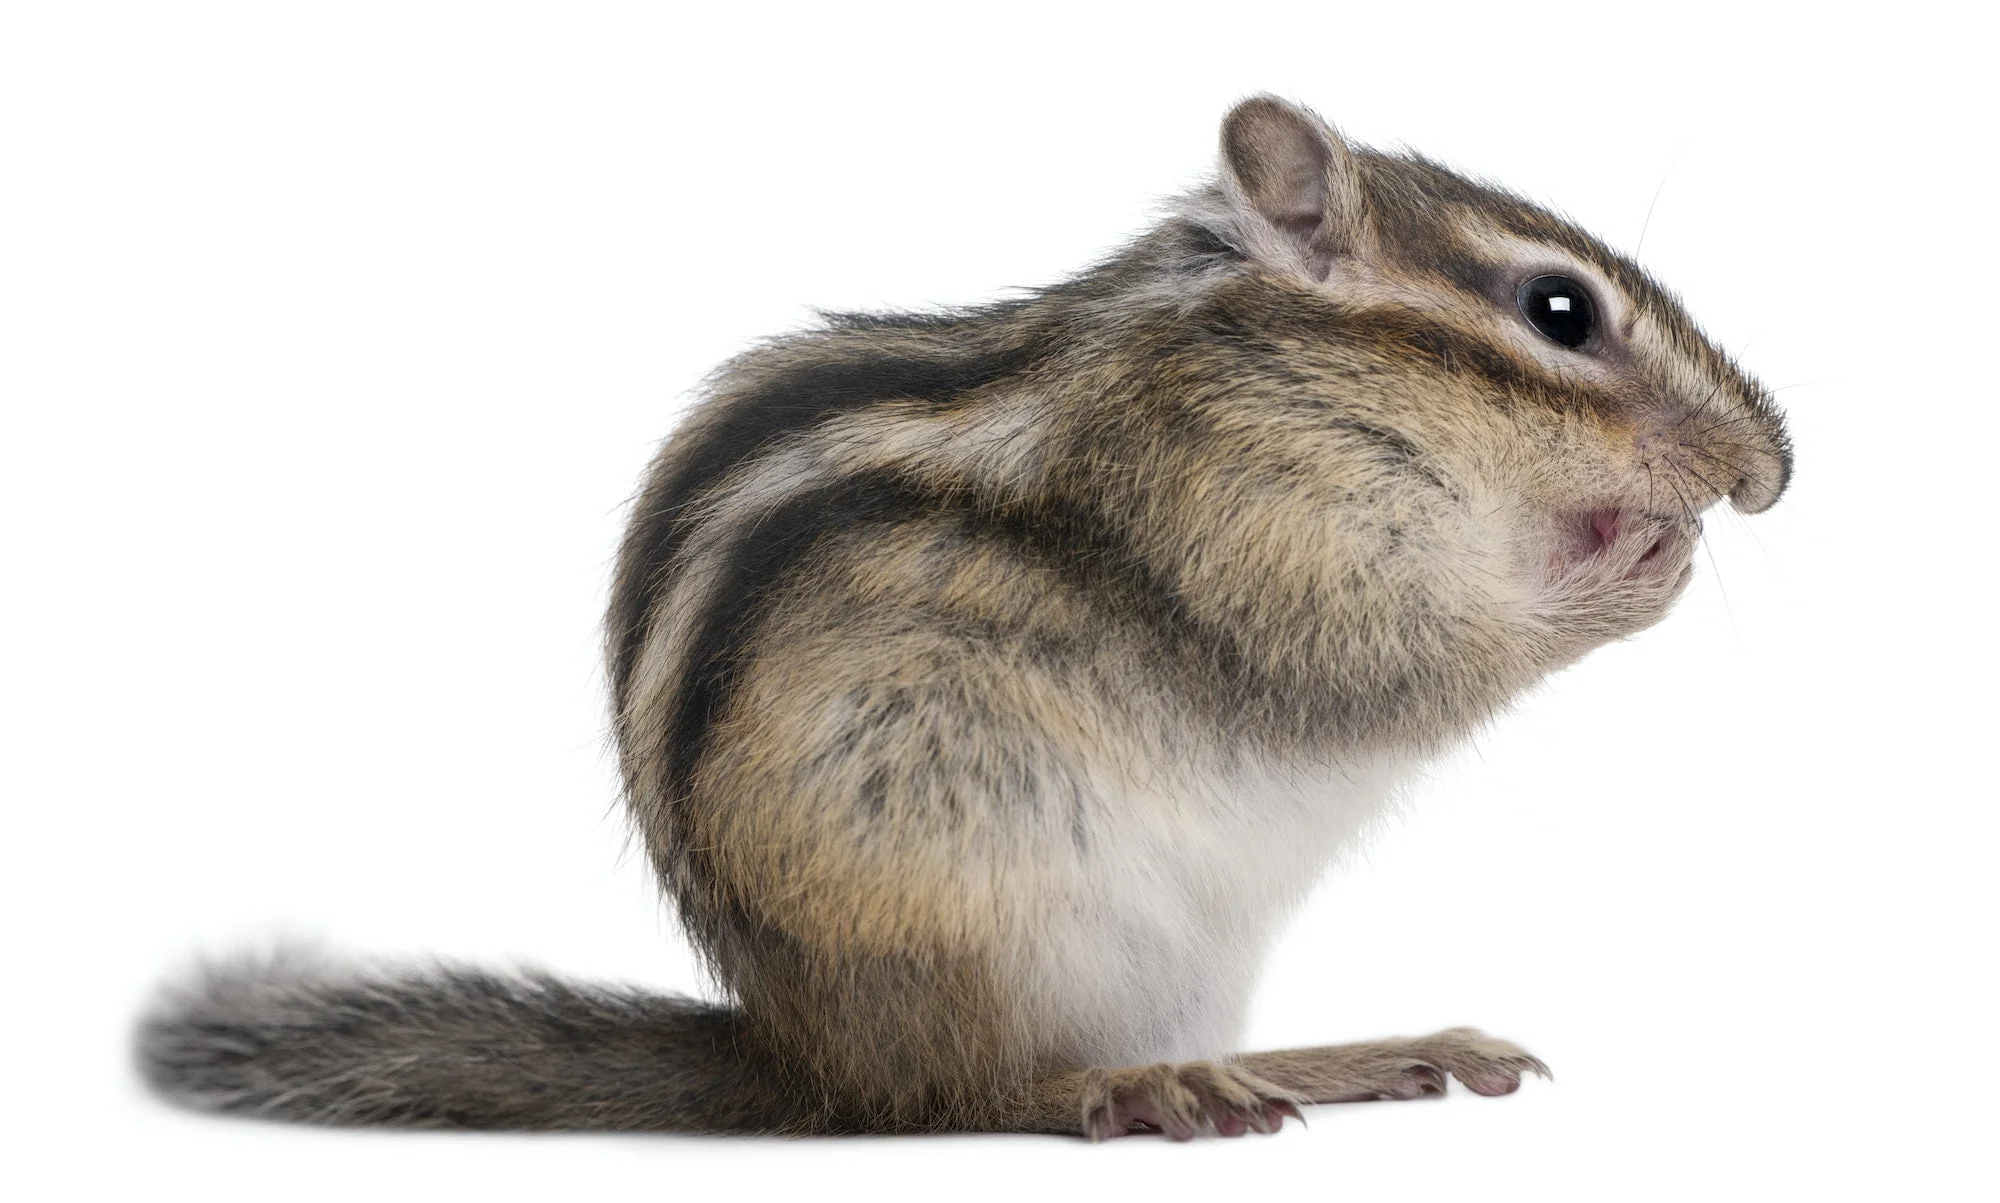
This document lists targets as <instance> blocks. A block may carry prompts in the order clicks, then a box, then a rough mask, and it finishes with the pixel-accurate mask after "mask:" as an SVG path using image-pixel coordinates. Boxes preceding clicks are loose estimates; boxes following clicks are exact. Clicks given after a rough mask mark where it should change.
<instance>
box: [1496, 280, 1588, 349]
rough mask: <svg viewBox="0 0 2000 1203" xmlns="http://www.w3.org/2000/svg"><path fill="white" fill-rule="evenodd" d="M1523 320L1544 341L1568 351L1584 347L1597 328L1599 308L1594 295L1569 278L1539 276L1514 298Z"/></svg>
mask: <svg viewBox="0 0 2000 1203" xmlns="http://www.w3.org/2000/svg"><path fill="white" fill-rule="evenodd" d="M1514 302H1515V304H1517V305H1519V306H1520V307H1521V316H1522V317H1524V318H1527V319H1528V324H1529V325H1530V326H1533V327H1534V328H1535V329H1536V330H1538V331H1540V332H1541V334H1542V337H1544V338H1547V339H1549V340H1550V341H1551V342H1559V343H1561V344H1562V345H1563V346H1565V347H1580V346H1582V345H1583V344H1585V343H1587V342H1589V341H1590V332H1591V331H1592V330H1594V329H1596V328H1597V306H1595V305H1593V304H1591V303H1590V294H1589V293H1588V292H1586V291H1584V287H1583V285H1581V284H1578V283H1577V282H1576V281H1575V280H1572V279H1570V278H1569V277H1568V276H1536V277H1535V278H1534V279H1532V280H1530V281H1528V282H1527V283H1526V284H1523V285H1521V287H1520V290H1519V291H1518V292H1516V293H1515V294H1514Z"/></svg>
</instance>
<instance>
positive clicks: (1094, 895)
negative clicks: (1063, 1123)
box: [1019, 756, 1415, 1066]
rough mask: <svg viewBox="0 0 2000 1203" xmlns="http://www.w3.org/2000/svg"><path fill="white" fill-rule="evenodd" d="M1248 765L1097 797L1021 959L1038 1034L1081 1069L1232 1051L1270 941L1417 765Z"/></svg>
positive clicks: (1401, 760) (1381, 761)
mask: <svg viewBox="0 0 2000 1203" xmlns="http://www.w3.org/2000/svg"><path fill="white" fill-rule="evenodd" d="M1414 763H1415V761H1414V758H1413V757H1409V756H1378V757H1375V758H1372V759H1370V760H1368V761H1365V762H1361V763H1355V764H1349V765H1345V766H1341V767H1329V766H1315V767H1294V766H1276V765H1269V764H1255V763H1246V762H1245V761H1244V759H1243V758H1240V757H1239V758H1237V759H1236V761H1235V762H1234V763H1231V764H1228V765H1227V766H1226V767H1221V768H1216V767H1208V768H1203V769H1199V770H1194V771H1186V770H1182V771H1177V772H1175V773H1174V774H1173V777H1172V778H1171V779H1168V778H1165V777H1162V778H1161V779H1159V780H1158V781H1155V782H1148V783H1146V784H1145V785H1144V786H1140V787H1132V786H1126V787H1124V788H1123V789H1120V790H1116V791H1110V792H1107V794H1105V795H1101V796H1100V797H1101V805H1100V806H1099V807H1098V808H1096V809H1095V811H1094V812H1093V815H1092V819H1093V821H1092V823H1091V838H1090V849H1089V852H1088V854H1087V855H1085V856H1082V857H1080V858H1079V859H1078V860H1077V861H1076V862H1074V864H1075V871H1074V872H1073V873H1067V874H1061V875H1060V876H1061V878H1062V879H1063V880H1061V882H1060V884H1059V885H1058V886H1057V888H1056V889H1055V890H1053V891H1051V896H1050V898H1049V899H1048V902H1049V905H1048V906H1046V907H1045V908H1038V909H1040V910H1041V913H1042V915H1043V917H1044V922H1043V923H1042V924H1041V925H1040V926H1041V929H1042V930H1041V932H1040V935H1039V939H1037V940H1036V941H1034V942H1033V943H1032V944H1031V945H1030V946H1028V947H1025V948H1022V949H1021V950H1020V953H1021V955H1022V962H1023V963H1021V964H1020V965H1019V968H1020V970H1021V971H1022V977H1023V979H1025V980H1024V981H1023V985H1024V986H1026V987H1027V989H1028V993H1027V995H1026V997H1027V998H1028V999H1030V1000H1032V1001H1031V1003H1030V1007H1031V1010H1032V1013H1033V1017H1032V1019H1031V1020H1030V1022H1031V1023H1032V1025H1033V1027H1034V1028H1035V1029H1036V1035H1037V1037H1038V1043H1040V1044H1041V1045H1042V1047H1043V1048H1044V1049H1045V1050H1046V1051H1047V1053H1048V1054H1049V1055H1050V1056H1051V1058H1052V1059H1054V1060H1056V1061H1059V1062H1066V1063H1069V1064H1076V1065H1104V1066H1118V1065H1135V1064H1148V1063H1151V1062H1156V1061H1183V1060H1195V1059H1202V1058H1210V1059H1212V1058H1218V1057H1223V1056H1227V1055H1229V1054H1231V1053H1234V1052H1236V1051H1238V1047H1237V1041H1238V1039H1239V1037H1240V1034H1241V1028H1242V1025H1243V1021H1244V1017H1245V1014H1246V1011H1247V1009H1248V1006H1249V1002H1250V994H1251V991H1252V990H1253V989H1254V988H1255V985H1256V980H1257V976H1258V972H1259V970H1260V968H1261V965H1262V961H1263V958H1264V954H1265V951H1266V949H1267V948H1268V946H1269V944H1270V942H1271V940H1272V938H1273V937H1274V936H1275V935H1276V933H1277V931H1278V929H1279V927H1280V926H1281V925H1282V924H1283V922H1284V921H1285V920H1286V919H1287V918H1288V917H1289V916H1290V915H1291V913H1292V912H1293V911H1294V910H1295V909H1296V907H1297V906H1298V904H1299V903H1300V902H1302V901H1303V900H1304V898H1305V896H1306V895H1307V893H1308V892H1309V891H1310V890H1311V889H1312V887H1313V885H1314V884H1315V883H1316V882H1317V881H1318V879H1319V877H1320V875H1321V873H1322V872H1324V870H1325V869H1326V868H1327V866H1328V865H1329V864H1330V863H1331V862H1332V861H1333V860H1334V858H1335V857H1336V856H1337V855H1339V853H1340V852H1341V851H1342V850H1343V849H1344V848H1346V847H1348V846H1350V845H1351V844H1352V843H1353V842H1354V841H1355V840H1356V839H1357V838H1358V837H1359V836H1361V835H1362V834H1363V832H1364V830H1365V829H1366V828H1367V827H1368V826H1369V825H1370V824H1371V823H1372V822H1374V821H1376V820H1378V819H1379V818H1381V817H1382V816H1383V815H1384V814H1385V812H1386V811H1387V810H1388V809H1389V807H1390V806H1391V804H1392V802H1393V800H1394V797H1395V794H1396V790H1397V787H1398V785H1399V784H1400V783H1401V782H1402V781H1403V780H1405V779H1406V778H1407V776H1408V775H1409V773H1410V771H1411V770H1412V768H1413V767H1414Z"/></svg>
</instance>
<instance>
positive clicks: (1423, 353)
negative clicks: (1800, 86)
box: [1201, 97, 1791, 642]
mask: <svg viewBox="0 0 2000 1203" xmlns="http://www.w3.org/2000/svg"><path fill="white" fill-rule="evenodd" d="M1221 141H1222V155H1221V158H1222V180H1221V199H1222V201H1223V203H1222V204H1220V205H1218V206H1216V207H1215V208H1214V209H1213V210H1212V211H1211V212H1210V213H1209V214H1208V215H1207V217H1206V218H1203V219H1201V220H1202V224H1204V225H1206V226H1207V227H1208V229H1209V231H1210V233H1211V234H1213V235H1214V236H1215V237H1216V238H1218V239H1220V240H1221V241H1222V242H1224V243H1226V244H1228V245H1229V246H1230V247H1231V248H1232V249H1233V250H1234V251H1235V252H1236V254H1237V255H1238V256H1240V257H1241V258H1242V259H1243V260H1245V261H1247V264H1248V271H1249V278H1250V279H1253V280H1255V281H1257V282H1258V283H1259V284H1260V285H1261V286H1263V287H1265V288H1267V289H1268V290H1270V292H1271V293H1272V294H1273V295H1276V294H1279V293H1282V294H1285V295H1288V296H1290V297H1292V298H1294V300H1295V301H1296V302H1297V303H1290V302H1287V303H1284V304H1282V305H1280V306H1279V308H1282V309H1284V310H1285V311H1286V312H1287V313H1289V314H1290V315H1291V317H1292V319H1293V320H1292V322H1291V324H1292V326H1293V327H1294V329H1293V331H1292V333H1293V334H1294V336H1295V337H1301V338H1303V337H1305V331H1303V330H1302V329H1299V327H1300V325H1301V323H1300V322H1299V321H1298V320H1297V319H1299V318H1300V317H1301V316H1303V315H1309V314H1311V313H1313V312H1318V313H1319V314H1321V315H1322V318H1323V320H1324V323H1325V326H1326V329H1327V332H1328V336H1329V338H1332V339H1337V340H1339V341H1340V342H1341V344H1342V345H1343V347H1344V348H1346V350H1347V352H1348V355H1349V358H1348V360H1347V364H1348V367H1347V369H1346V370H1347V372H1348V376H1349V378H1350V379H1351V380H1353V381H1357V382H1359V383H1358V385H1357V386H1356V387H1353V388H1352V389H1351V390H1350V391H1351V392H1352V393H1353V394H1354V395H1353V396H1351V397H1350V398H1348V399H1345V400H1343V402H1342V405H1343V407H1345V408H1349V409H1351V408H1353V407H1354V406H1355V405H1361V406H1363V407H1366V408H1368V409H1370V411H1371V412H1370V413H1369V415H1368V420H1369V421H1371V422H1379V423H1381V424H1383V425H1385V426H1386V427H1388V428H1391V429H1393V430H1395V432H1396V433H1397V434H1398V435H1399V436H1400V437H1402V438H1404V439H1407V440H1408V441H1409V442H1410V443H1411V444H1412V445H1414V446H1415V447H1416V448H1418V449H1419V450H1420V451H1421V452H1422V453H1423V455H1424V456H1425V457H1426V459H1427V461H1428V463H1429V465H1430V467H1431V468H1432V470H1433V471H1434V472H1435V473H1437V474H1438V475H1440V476H1442V477H1443V478H1445V482H1446V483H1447V484H1448V485H1449V486H1450V487H1452V488H1454V489H1457V490H1459V491H1460V492H1461V493H1462V494H1464V495H1466V496H1470V497H1472V498H1474V499H1475V500H1477V501H1479V502H1480V503H1481V504H1487V503H1489V502H1490V504H1491V505H1492V506H1493V508H1494V512H1496V513H1499V514H1500V515H1501V516H1502V518H1503V519H1504V521H1503V524H1502V527H1503V530H1504V535H1503V537H1504V538H1505V539H1506V541H1508V542H1509V543H1510V544H1511V545H1512V546H1513V548H1514V550H1515V553H1516V556H1515V559H1516V562H1517V563H1518V565H1519V568H1520V572H1521V574H1522V576H1523V577H1524V579H1525V582H1526V586H1527V588H1528V590H1529V592H1530V593H1531V594H1532V595H1533V596H1534V597H1535V598H1536V599H1537V600H1538V601H1539V602H1540V603H1542V604H1543V605H1544V608H1545V609H1546V610H1547V611H1548V612H1549V614H1550V616H1551V617H1552V619H1561V620H1563V621H1567V622H1569V623H1571V624H1572V625H1574V626H1575V628H1576V630H1577V631H1578V632H1580V633H1582V634H1584V635H1585V636H1586V637H1587V641H1588V642H1597V641H1601V639H1602V638H1607V637H1615V636H1616V635H1619V634H1625V633H1629V632H1630V631H1632V630H1636V629H1638V628H1639V627H1641V626H1644V625H1647V624H1648V623H1650V622H1651V621H1653V620H1654V619H1656V618H1657V617H1658V616H1659V615H1660V614H1661V613H1663V612H1664V610H1665V607H1666V604H1667V603H1668V602H1670V601H1671V600H1672V597H1673V596H1674V595H1675V594H1676V593H1677V592H1678V591H1679V589H1680V587H1681V586H1682V585H1683V584H1684V583H1685V582H1686V579H1687V577H1688V575H1689V565H1690V563H1691V555H1692V549H1693V546H1694V542H1695V540H1696V538H1697V537H1698V535H1699V524H1700V514H1701V513H1702V511H1703V510H1705V509H1706V508H1708V507H1709V506H1710V505H1712V504H1714V503H1715V502H1717V501H1719V500H1721V499H1722V498H1724V497H1727V498H1728V499H1729V500H1730V501H1731V503H1732V504H1733V505H1734V506H1735V507H1736V509H1738V510H1739V511H1742V512H1745V513H1755V512H1758V511H1761V510H1764V509H1767V508H1769V507H1770V506H1771V505H1772V504H1773V503H1774V502H1776V501H1777V499H1778V497H1779V495H1780V494H1781V493H1783V491H1784V489H1785V485H1786V481H1787V478H1788V477H1789V475H1790V470H1791V453H1790V449H1789V444H1788V441H1787V439H1786V436H1785V431H1784V427H1783V424H1782V421H1781V419H1780V418H1779V416H1778V413H1777V411H1776V410H1775V409H1774V408H1773V406H1772V404H1771V402H1770V397H1769V393H1768V392H1767V390H1765V389H1764V387H1763V386H1762V385H1760V384H1759V383H1758V382H1757V381H1756V380H1754V379H1752V378H1751V377H1750V376H1749V375H1747V374H1746V373H1745V372H1743V371H1742V370H1741V369H1740V368H1739V367H1738V366H1737V365H1736V364H1735V363H1733V362H1732V361H1731V360H1730V358H1729V357H1728V356H1727V355H1726V354H1724V353H1723V352H1722V351H1721V350H1719V349H1718V348H1717V347H1716V346H1715V345H1714V344H1713V343H1711V342H1710V341H1709V340H1708V339H1707V338H1706V337H1705V336H1704V335H1703V334H1702V333H1701V331H1700V330H1699V329H1698V328H1697V327H1696V326H1695V324H1694V322H1693V321H1692V320H1690V318H1689V317H1688V315H1687V314H1686V312H1685V311H1684V310H1683V309H1682V308H1681V306H1680V304H1679V303H1678V302H1677V301H1676V300H1675V299H1674V298H1673V297H1672V296H1671V295H1670V294H1668V293H1667V292H1666V291H1665V290H1663V289H1662V288H1661V287H1660V286H1659V285H1657V284H1656V283H1654V281H1653V280H1652V279H1651V278H1650V277H1648V276H1647V275H1646V274H1645V273H1644V272H1643V271H1641V270H1640V269H1639V268H1638V267H1637V266H1635V265H1634V264H1633V263H1632V262H1631V261H1629V260H1627V259H1626V258H1624V257H1623V256H1621V255H1619V254H1617V253H1615V252H1613V251H1612V250H1611V249H1609V248H1608V247H1606V246H1605V245H1604V244H1603V243H1602V242H1600V241H1598V240H1597V239H1596V238H1594V237H1592V236H1591V235H1590V234H1588V233H1586V232H1584V231H1583V230H1581V229H1578V228H1577V227H1576V226H1574V225H1572V224H1570V223H1569V222H1567V221H1565V220H1563V219H1561V218H1560V217H1557V216H1555V215H1554V214H1551V213H1549V212H1547V211H1546V210H1543V209H1541V208H1538V207H1536V206H1534V205H1532V204H1530V203H1528V202H1527V201H1525V200H1522V199H1521V198H1519V197H1516V196H1513V195H1511V194H1509V193H1506V192H1504V191H1501V190H1499V189H1496V188H1493V187H1489V186H1486V185H1483V184H1480V183H1477V182H1474V181H1471V180H1468V179H1466V178H1464V177H1462V176H1459V175H1457V174H1454V173H1453V172H1451V171H1449V170H1446V169H1445V168H1443V167H1440V166H1438V165H1437V164H1435V163H1432V162H1429V161H1427V160H1425V159H1422V158H1418V157H1414V156H1400V155H1389V154H1383V153H1378V152H1374V151H1370V150H1366V149H1362V148H1358V147H1354V146H1350V145H1349V144H1348V143H1347V142H1345V141H1344V140H1343V139H1342V138H1341V136H1340V135H1339V134H1338V133H1337V132H1336V131H1335V130H1334V129H1333V128H1332V127H1331V126H1329V125H1328V124H1327V123H1326V122H1324V121H1322V120H1320V119H1319V118H1318V117H1317V116H1315V115H1314V114H1312V113H1310V112H1308V111H1306V110H1304V109H1302V108H1299V107H1297V106H1294V105H1291V104H1288V103H1285V102H1283V101H1280V100H1276V99H1272V98H1269V97H1257V98H1253V99H1250V100H1247V101H1244V102H1243V103H1242V104H1240V105H1238V106H1237V107H1236V108H1235V109H1234V110H1233V111H1232V112H1231V113H1230V114H1229V115H1228V117H1227V119H1226V120H1225V121H1224V123H1223V127H1222V139H1221ZM1311 320H1312V319H1311V318H1310V317H1307V318H1306V321H1307V322H1308V323H1309V322H1310V321H1311ZM1357 349H1358V350H1357ZM1356 355H1359V356H1360V358H1355V356H1356Z"/></svg>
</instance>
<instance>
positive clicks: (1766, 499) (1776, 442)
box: [1729, 416, 1792, 514]
mask: <svg viewBox="0 0 2000 1203" xmlns="http://www.w3.org/2000/svg"><path fill="white" fill-rule="evenodd" d="M1763 434H1764V435H1765V436H1766V441H1765V443H1764V445H1763V446H1758V447H1751V448H1746V449H1745V451H1747V453H1748V458H1749V459H1750V460H1751V462H1750V463H1749V464H1748V465H1745V466H1744V467H1745V470H1744V471H1743V475H1742V476H1741V478H1739V479H1738V480H1737V482H1736V485H1735V487H1734V488H1732V489H1730V490H1729V504H1730V505H1732V506H1734V507H1736V512H1737V513H1739V514H1761V513H1763V512H1764V511H1765V510H1768V509H1770V508H1771V507H1772V506H1774V505H1776V504H1777V503H1778V498H1780V497H1782V496H1784V494H1785V486H1786V485H1788V484H1790V483H1791V481H1792V444H1791V440H1789V439H1787V438H1786V437H1785V428H1784V427H1783V426H1782V425H1781V424H1780V423H1779V421H1778V419H1777V418H1776V417H1775V416H1771V417H1769V419H1768V422H1767V423H1766V424H1765V425H1764V428H1763Z"/></svg>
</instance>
